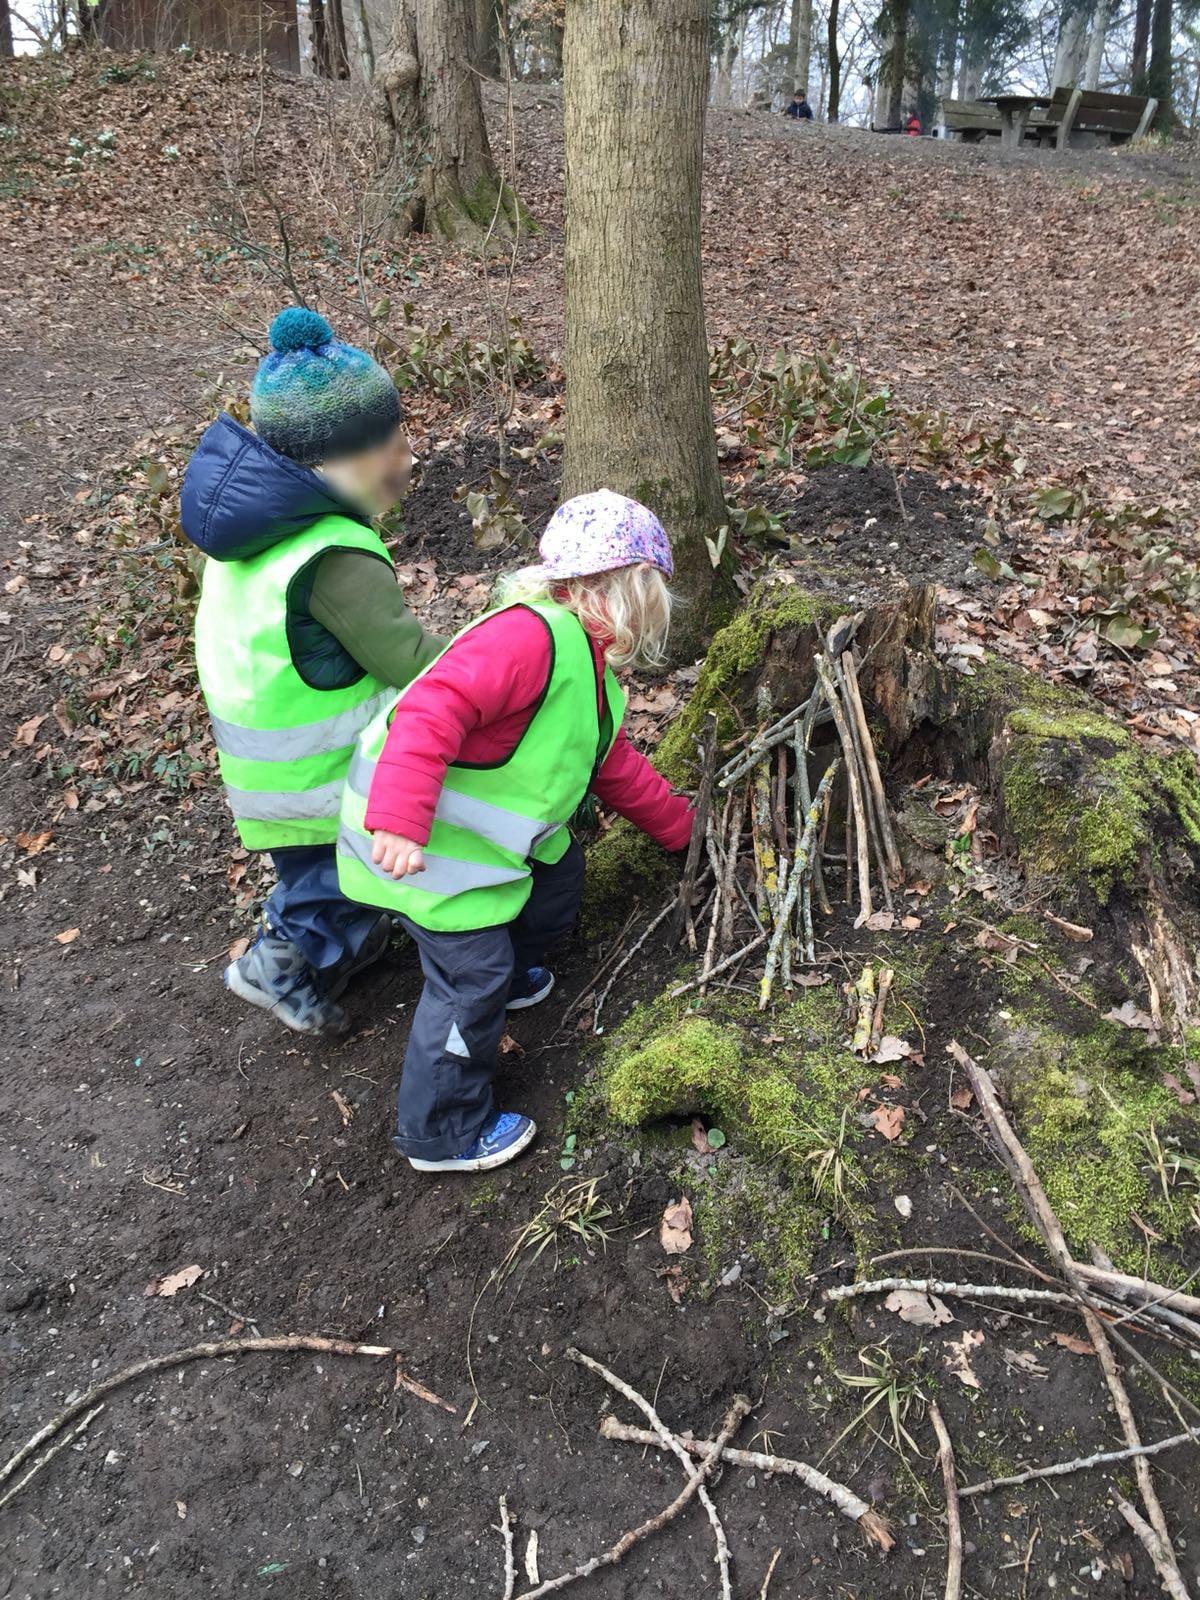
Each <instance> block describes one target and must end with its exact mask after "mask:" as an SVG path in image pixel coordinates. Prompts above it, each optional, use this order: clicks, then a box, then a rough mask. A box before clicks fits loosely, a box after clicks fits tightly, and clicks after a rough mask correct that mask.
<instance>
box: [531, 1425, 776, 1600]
mask: <svg viewBox="0 0 1200 1600" xmlns="http://www.w3.org/2000/svg"><path fill="white" fill-rule="evenodd" d="M749 1414H750V1402H749V1400H748V1399H747V1398H746V1396H745V1395H744V1394H739V1395H735V1397H734V1400H733V1404H732V1405H731V1406H730V1407H729V1410H728V1411H727V1412H726V1413H725V1420H724V1422H722V1424H721V1431H720V1433H719V1434H718V1435H717V1437H716V1439H715V1440H714V1441H713V1444H712V1445H711V1446H710V1448H709V1452H708V1454H707V1455H706V1456H705V1457H704V1459H703V1461H701V1463H700V1466H699V1467H698V1468H696V1469H692V1470H691V1476H690V1477H689V1478H688V1480H687V1482H686V1483H685V1484H684V1486H683V1488H682V1489H681V1490H680V1491H679V1493H678V1494H677V1495H676V1496H675V1498H674V1500H672V1501H671V1503H670V1505H668V1506H664V1507H663V1509H662V1510H661V1511H660V1512H658V1513H657V1515H655V1516H653V1517H650V1518H649V1519H648V1520H647V1521H645V1522H643V1523H641V1524H640V1525H639V1526H638V1527H636V1528H630V1529H628V1530H627V1532H625V1533H623V1534H622V1535H621V1537H620V1538H619V1539H618V1540H617V1542H616V1544H613V1545H610V1546H609V1547H608V1549H607V1550H605V1551H603V1552H602V1553H601V1554H600V1555H598V1556H592V1557H591V1559H590V1560H588V1561H584V1562H583V1563H581V1565H579V1566H578V1567H576V1568H574V1570H573V1571H571V1572H564V1573H563V1574H562V1575H561V1576H560V1577H557V1578H548V1579H547V1580H546V1582H545V1583H539V1584H538V1586H537V1588H536V1589H526V1591H525V1593H524V1594H522V1595H521V1596H520V1600H537V1597H538V1596H539V1595H543V1594H551V1593H553V1592H554V1591H555V1590H557V1589H565V1588H566V1587H567V1585H568V1584H572V1583H575V1582H576V1581H577V1580H578V1579H579V1578H586V1577H588V1576H589V1574H590V1573H593V1572H595V1571H597V1570H598V1569H599V1568H600V1567H612V1566H615V1565H616V1564H617V1562H618V1561H620V1560H621V1559H622V1558H623V1557H624V1556H626V1555H628V1553H629V1551H630V1550H632V1549H633V1547H634V1545H635V1544H638V1543H639V1542H640V1541H641V1540H642V1539H645V1538H646V1537H647V1536H648V1535H649V1534H652V1533H657V1532H658V1530H659V1529H660V1528H665V1527H666V1525H667V1523H668V1522H670V1521H672V1520H673V1519H674V1518H675V1517H677V1516H678V1515H679V1513H680V1512H681V1511H682V1510H683V1508H684V1507H685V1506H686V1505H687V1504H688V1503H689V1502H690V1501H691V1500H692V1499H693V1498H694V1496H695V1495H697V1494H698V1493H699V1492H700V1490H701V1489H702V1488H703V1486H704V1483H705V1480H706V1479H707V1478H708V1477H709V1475H710V1474H711V1472H712V1470H713V1468H714V1467H715V1466H716V1464H717V1462H718V1461H719V1460H720V1458H721V1452H722V1451H723V1450H724V1448H725V1446H726V1444H727V1443H728V1442H729V1440H730V1439H732V1437H733V1435H734V1434H735V1433H736V1432H737V1430H738V1428H739V1427H740V1426H741V1424H742V1422H743V1421H744V1420H745V1419H746V1417H748V1416H749Z"/></svg>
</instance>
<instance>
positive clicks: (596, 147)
mask: <svg viewBox="0 0 1200 1600" xmlns="http://www.w3.org/2000/svg"><path fill="white" fill-rule="evenodd" d="M708 14H709V7H708V0H571V4H570V5H569V6H568V9H567V32H566V41H565V49H564V59H563V67H564V76H563V103H564V115H563V130H564V137H565V144H566V218H567V222H566V251H565V259H564V283H565V297H566V308H565V325H566V326H565V342H564V355H565V360H564V365H565V368H566V379H567V441H566V452H565V457H564V462H563V494H564V496H569V495H573V494H579V493H582V492H584V491H586V490H589V489H600V488H609V489H615V490H617V491H618V492H619V493H623V494H629V495H633V496H634V497H635V498H636V499H638V500H641V501H644V502H645V503H646V504H647V505H649V506H650V507H651V508H652V509H653V510H654V511H655V512H656V513H657V514H658V515H659V517H661V518H662V521H663V524H664V526H665V527H666V529H667V532H668V534H669V535H670V537H671V544H672V548H673V550H674V553H675V571H676V580H675V588H676V590H677V592H678V593H679V594H680V596H681V597H682V599H683V600H684V601H685V604H684V605H682V606H681V607H680V609H679V612H678V613H677V621H676V627H675V629H674V630H673V633H672V638H673V654H674V655H675V657H676V659H679V660H683V659H691V658H692V656H694V655H695V654H696V653H698V652H699V650H701V649H702V648H703V646H704V645H705V643H706V642H707V639H708V637H709V635H710V631H711V629H710V620H711V615H712V612H713V609H714V605H715V603H716V601H717V600H718V598H720V596H719V594H718V590H719V588H720V586H721V584H722V581H723V580H722V579H721V578H720V577H719V576H718V574H717V573H715V572H714V569H713V565H712V562H711V560H710V557H709V554H708V549H707V546H706V544H705V538H706V537H707V538H709V539H713V540H714V541H715V540H716V537H717V530H718V528H719V527H720V526H721V524H722V523H723V522H724V521H725V496H724V492H723V489H722V486H721V479H720V474H719V473H718V470H717V447H716V438H715V434H714V431H713V418H712V401H711V398H710V394H709V387H708V341H707V337H706V335H705V330H704V305H703V300H702V295H701V282H700V173H701V164H702V156H703V139H704V108H705V101H706V99H707V89H708Z"/></svg>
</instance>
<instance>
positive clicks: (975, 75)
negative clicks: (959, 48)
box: [958, 43, 983, 100]
mask: <svg viewBox="0 0 1200 1600" xmlns="http://www.w3.org/2000/svg"><path fill="white" fill-rule="evenodd" d="M982 82H983V65H982V63H981V62H979V61H973V60H972V59H971V53H970V50H969V49H968V47H967V46H966V44H965V43H964V45H963V53H962V59H961V61H960V62H959V66H958V98H959V99H960V100H977V99H978V98H979V86H980V84H981V83H982Z"/></svg>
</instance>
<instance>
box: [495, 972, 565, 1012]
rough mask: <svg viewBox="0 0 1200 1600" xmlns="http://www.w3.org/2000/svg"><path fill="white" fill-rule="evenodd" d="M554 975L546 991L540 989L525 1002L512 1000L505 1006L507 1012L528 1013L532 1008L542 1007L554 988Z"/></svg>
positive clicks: (526, 997)
mask: <svg viewBox="0 0 1200 1600" xmlns="http://www.w3.org/2000/svg"><path fill="white" fill-rule="evenodd" d="M554 982H555V979H554V974H553V973H551V974H550V982H549V983H548V984H547V985H546V987H545V988H544V989H539V990H538V992H537V993H536V994H527V995H526V996H525V998H524V999H523V1000H510V1001H509V1002H508V1004H507V1005H506V1006H505V1008H504V1009H505V1010H506V1011H528V1010H529V1008H530V1006H540V1005H541V1003H542V1001H543V1000H544V999H545V998H546V996H547V995H548V994H549V993H550V991H551V989H553V987H554Z"/></svg>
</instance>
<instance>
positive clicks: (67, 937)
mask: <svg viewBox="0 0 1200 1600" xmlns="http://www.w3.org/2000/svg"><path fill="white" fill-rule="evenodd" d="M78 937H79V929H78V928H64V929H63V931H62V932H61V933H56V934H55V935H54V942H55V943H56V944H74V943H75V941H76V939H78Z"/></svg>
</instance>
